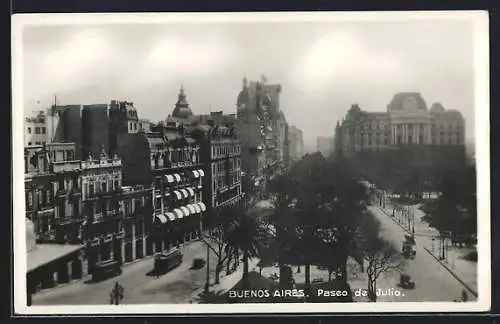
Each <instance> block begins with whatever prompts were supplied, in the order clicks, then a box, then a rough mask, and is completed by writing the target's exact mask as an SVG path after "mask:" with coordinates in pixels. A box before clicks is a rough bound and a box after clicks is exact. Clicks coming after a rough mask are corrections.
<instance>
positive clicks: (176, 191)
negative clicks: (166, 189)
mask: <svg viewBox="0 0 500 324" xmlns="http://www.w3.org/2000/svg"><path fill="white" fill-rule="evenodd" d="M174 194H175V196H176V197H177V199H182V194H181V192H180V191H178V190H175V191H174Z"/></svg>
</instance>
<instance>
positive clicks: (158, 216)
mask: <svg viewBox="0 0 500 324" xmlns="http://www.w3.org/2000/svg"><path fill="white" fill-rule="evenodd" d="M156 218H157V219H158V220H159V221H160V222H161V223H162V224H165V223H166V222H167V218H166V217H165V216H164V215H162V214H158V215H156Z"/></svg>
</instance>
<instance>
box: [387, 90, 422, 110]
mask: <svg viewBox="0 0 500 324" xmlns="http://www.w3.org/2000/svg"><path fill="white" fill-rule="evenodd" d="M387 110H388V111H412V110H413V111H415V110H424V111H425V110H427V104H426V103H425V100H424V98H423V97H422V95H421V94H420V93H418V92H399V93H396V94H395V95H394V97H393V98H392V100H391V102H390V103H389V105H388V106H387Z"/></svg>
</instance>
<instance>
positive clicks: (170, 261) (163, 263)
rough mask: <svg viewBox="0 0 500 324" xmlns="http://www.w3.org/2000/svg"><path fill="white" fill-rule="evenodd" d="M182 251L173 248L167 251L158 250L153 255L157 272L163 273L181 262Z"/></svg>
mask: <svg viewBox="0 0 500 324" xmlns="http://www.w3.org/2000/svg"><path fill="white" fill-rule="evenodd" d="M182 259H183V254H182V252H181V251H180V250H179V249H177V248H174V249H172V250H170V251H168V252H160V253H157V254H156V255H155V259H154V269H155V272H156V273H157V274H160V273H165V272H168V271H170V270H172V269H173V268H175V267H177V266H179V265H180V264H181V263H182Z"/></svg>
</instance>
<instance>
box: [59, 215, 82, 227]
mask: <svg viewBox="0 0 500 324" xmlns="http://www.w3.org/2000/svg"><path fill="white" fill-rule="evenodd" d="M81 221H83V219H82V218H81V217H75V216H65V217H61V218H56V220H55V223H56V225H59V226H61V225H68V224H74V223H79V222H81Z"/></svg>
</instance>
